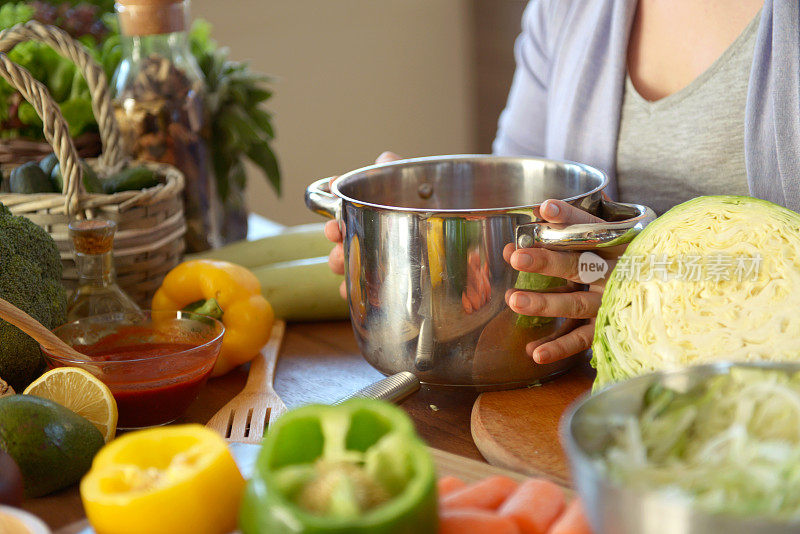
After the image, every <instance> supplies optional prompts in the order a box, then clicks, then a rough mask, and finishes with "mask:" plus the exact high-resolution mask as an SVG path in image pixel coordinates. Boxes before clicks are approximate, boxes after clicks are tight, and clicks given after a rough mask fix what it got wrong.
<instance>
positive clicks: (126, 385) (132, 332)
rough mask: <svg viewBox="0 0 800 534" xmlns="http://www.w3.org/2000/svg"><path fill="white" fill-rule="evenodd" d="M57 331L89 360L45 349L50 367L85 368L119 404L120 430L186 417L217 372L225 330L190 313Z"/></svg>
mask: <svg viewBox="0 0 800 534" xmlns="http://www.w3.org/2000/svg"><path fill="white" fill-rule="evenodd" d="M53 333H54V334H55V335H57V336H58V337H59V338H61V339H62V340H63V341H65V342H66V343H67V344H68V345H71V346H72V347H74V348H75V350H77V351H78V352H81V353H83V354H85V355H86V359H81V360H77V359H73V358H66V357H63V356H58V355H56V354H53V353H52V352H49V351H47V350H45V349H44V347H42V352H43V353H44V355H45V359H46V360H47V363H48V366H49V367H50V368H54V367H64V366H69V367H80V368H82V369H85V370H87V371H89V372H90V373H92V374H93V375H95V376H96V377H97V378H99V379H100V380H102V381H103V382H104V383H105V384H106V385H107V386H108V387H109V389H110V390H111V393H112V394H113V395H114V399H116V401H117V410H118V412H119V420H118V423H117V426H118V428H120V429H130V428H142V427H148V426H155V425H163V424H167V423H169V422H171V421H174V420H175V419H177V418H178V417H180V416H181V415H183V414H184V413H185V412H186V410H187V409H188V408H189V405H190V404H191V403H192V402H193V401H194V400H195V399H196V398H197V395H198V394H199V392H200V389H201V388H202V387H203V386H204V385H205V383H206V380H207V379H208V376H209V375H210V374H211V371H212V370H213V369H214V364H215V363H216V361H217V357H218V356H219V351H220V347H221V345H222V336H223V334H224V333H225V327H224V326H222V323H221V322H219V321H217V320H216V319H212V318H210V317H206V316H204V315H198V314H195V313H188V312H166V311H155V312H154V311H142V312H139V313H136V312H124V313H110V314H105V315H95V316H92V317H87V318H85V319H79V320H77V321H72V322H70V323H66V324H64V325H62V326H59V327H58V328H56V329H55V330H53Z"/></svg>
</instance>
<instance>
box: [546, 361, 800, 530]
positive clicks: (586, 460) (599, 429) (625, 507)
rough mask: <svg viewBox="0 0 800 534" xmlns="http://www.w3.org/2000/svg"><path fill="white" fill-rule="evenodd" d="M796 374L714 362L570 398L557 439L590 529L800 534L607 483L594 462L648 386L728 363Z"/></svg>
mask: <svg viewBox="0 0 800 534" xmlns="http://www.w3.org/2000/svg"><path fill="white" fill-rule="evenodd" d="M734 365H736V366H742V367H758V368H762V369H775V370H780V371H786V372H789V373H796V372H800V364H797V363H766V362H762V363H737V364H731V363H718V364H711V365H702V366H696V367H689V368H687V369H682V370H680V371H673V372H662V373H651V374H647V375H643V376H638V377H635V378H632V379H630V380H626V381H624V382H620V383H618V384H614V385H612V386H609V387H608V388H606V389H604V390H602V391H600V392H599V393H596V394H594V395H589V394H587V395H585V396H584V397H583V398H581V399H579V400H578V401H576V402H575V403H574V404H573V405H572V406H571V407H570V408H569V409H568V410H567V412H566V414H565V415H564V417H563V418H562V420H561V442H562V444H563V445H564V448H565V449H566V451H567V454H568V456H569V462H570V467H571V471H572V480H573V481H574V483H575V486H576V488H577V490H578V493H580V496H581V498H582V499H583V503H584V507H585V509H586V513H587V516H588V518H589V521H590V522H591V524H592V529H593V532H595V533H597V534H711V533H717V532H721V533H724V534H752V533H755V532H758V533H762V534H789V533H790V532H794V533H796V532H800V522H798V521H794V522H791V523H787V522H783V523H780V522H776V521H768V520H765V519H756V518H747V517H733V516H726V515H718V514H710V513H707V512H703V511H701V510H697V509H695V508H692V507H691V506H689V505H688V504H687V503H686V502H685V501H683V500H681V499H677V498H675V496H674V495H672V496H665V495H664V494H662V493H659V492H656V491H643V490H641V489H638V488H637V489H633V488H629V487H623V486H621V485H619V484H616V483H614V482H612V481H611V480H610V479H609V478H608V477H607V476H605V474H604V473H602V472H601V470H600V468H599V467H598V465H597V463H596V462H597V458H598V457H599V456H600V455H601V453H602V452H603V451H604V450H605V448H606V447H607V446H608V445H609V443H610V441H611V439H612V438H611V432H612V429H616V428H617V425H618V424H619V421H620V418H621V417H623V416H626V415H628V416H629V415H636V414H638V413H639V412H640V410H641V408H642V403H643V399H644V395H645V392H646V391H647V389H648V388H649V387H650V386H651V385H654V384H662V385H664V386H666V387H670V388H674V389H677V390H680V391H686V390H689V389H692V388H694V387H695V386H698V385H700V384H702V383H703V382H705V381H706V380H708V379H709V378H711V377H713V376H716V375H720V374H725V373H728V372H729V370H730V368H731V367H732V366H734Z"/></svg>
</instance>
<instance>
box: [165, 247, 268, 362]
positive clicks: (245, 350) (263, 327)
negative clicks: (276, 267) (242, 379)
mask: <svg viewBox="0 0 800 534" xmlns="http://www.w3.org/2000/svg"><path fill="white" fill-rule="evenodd" d="M152 308H153V310H157V311H161V310H166V311H178V310H183V311H192V312H196V313H202V314H204V315H210V316H212V317H214V318H215V319H219V320H221V321H222V324H224V325H225V336H224V337H223V338H222V349H221V350H220V354H219V358H218V359H217V364H216V365H215V366H214V370H213V371H212V373H211V376H220V375H224V374H225V373H227V372H228V371H230V370H231V369H233V368H234V367H236V366H238V365H241V364H243V363H246V362H249V361H250V360H252V359H253V358H254V357H255V356H256V354H258V351H260V350H261V349H262V348H263V347H264V345H265V344H266V343H267V341H268V340H269V335H270V332H271V330H272V322H273V321H274V319H275V315H274V313H273V311H272V306H270V304H269V302H267V300H266V299H265V298H264V297H262V296H261V284H260V283H259V282H258V279H257V278H256V277H255V275H254V274H253V273H252V272H250V271H249V270H248V269H246V268H245V267H242V266H241V265H236V264H234V263H229V262H226V261H215V260H192V261H187V262H184V263H181V264H180V265H178V266H177V267H175V268H174V269H172V270H171V271H170V272H169V273H167V276H166V277H165V278H164V282H163V283H162V284H161V287H160V288H159V289H158V291H156V294H155V295H154V296H153V304H152Z"/></svg>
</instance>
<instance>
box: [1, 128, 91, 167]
mask: <svg viewBox="0 0 800 534" xmlns="http://www.w3.org/2000/svg"><path fill="white" fill-rule="evenodd" d="M72 142H73V143H74V144H75V150H76V151H77V152H78V156H80V157H82V158H91V157H95V156H97V155H99V154H100V152H101V147H102V145H101V144H100V134H98V133H97V132H85V133H82V134H81V135H79V136H78V137H73V138H72ZM52 151H53V147H51V146H50V143H46V142H44V141H34V140H32V139H22V138H13V139H0V167H2V168H4V169H5V168H13V167H18V166H20V165H22V164H23V163H27V162H29V161H37V160H40V159H42V158H43V157H45V156H46V155H48V154H50V153H51V152H52Z"/></svg>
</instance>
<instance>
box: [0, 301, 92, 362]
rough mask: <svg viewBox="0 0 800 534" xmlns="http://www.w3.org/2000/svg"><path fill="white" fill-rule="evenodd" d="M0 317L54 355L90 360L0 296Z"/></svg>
mask: <svg viewBox="0 0 800 534" xmlns="http://www.w3.org/2000/svg"><path fill="white" fill-rule="evenodd" d="M0 318H1V319H5V320H6V321H8V322H9V323H11V324H13V325H14V326H16V327H17V328H19V329H20V330H22V331H23V332H25V333H26V334H28V335H29V336H31V337H32V338H33V339H35V340H36V341H37V342H38V343H39V345H41V346H42V348H43V349H44V350H45V351H47V352H49V353H50V354H53V355H54V356H58V357H60V358H68V359H70V360H80V361H89V360H90V358H89V357H88V356H86V355H85V354H81V353H80V352H78V351H77V350H75V349H73V348H72V347H70V346H69V345H67V344H66V343H65V342H64V341H62V340H61V338H59V337H58V336H57V335H55V334H54V333H52V332H51V331H50V330H48V329H47V328H45V327H44V325H43V324H42V323H40V322H39V321H37V320H36V319H34V318H33V317H31V316H30V315H28V314H27V313H25V312H24V311H22V310H20V309H19V308H17V307H16V306H14V305H13V304H11V303H10V302H8V301H7V300H5V299H2V298H0Z"/></svg>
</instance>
